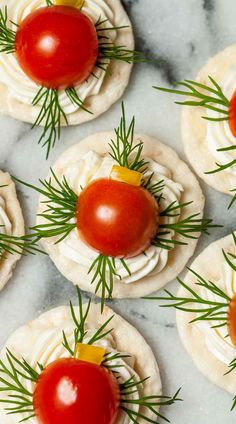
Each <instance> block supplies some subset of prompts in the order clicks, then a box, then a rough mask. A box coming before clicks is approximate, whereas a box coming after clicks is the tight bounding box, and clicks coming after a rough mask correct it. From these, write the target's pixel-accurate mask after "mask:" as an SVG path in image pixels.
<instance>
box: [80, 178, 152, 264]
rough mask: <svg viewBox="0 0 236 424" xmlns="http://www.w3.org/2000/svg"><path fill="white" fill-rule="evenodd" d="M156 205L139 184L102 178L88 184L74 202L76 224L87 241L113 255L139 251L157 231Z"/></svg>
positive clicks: (97, 248) (142, 249)
mask: <svg viewBox="0 0 236 424" xmlns="http://www.w3.org/2000/svg"><path fill="white" fill-rule="evenodd" d="M157 213H158V207H157V203H156V201H155V199H154V198H153V196H152V195H151V194H150V193H149V192H148V191H147V190H145V189H144V188H142V187H135V186H132V185H129V184H124V183H121V182H119V181H114V180H110V179H108V178H103V179H99V180H96V181H94V182H92V183H91V184H89V185H88V186H87V187H86V188H85V189H84V190H83V191H82V193H81V194H80V196H79V199H78V204H77V227H78V230H79V232H80V234H81V236H82V238H83V239H84V240H85V242H86V243H87V244H89V245H90V246H91V247H93V248H94V249H96V250H98V251H99V252H101V253H103V254H105V255H108V256H113V257H132V256H136V255H138V254H139V253H141V252H143V251H144V250H145V249H146V248H147V247H148V246H149V245H150V244H151V241H152V239H153V237H154V236H155V235H156V233H157V228H158V216H157Z"/></svg>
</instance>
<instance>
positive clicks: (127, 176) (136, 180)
mask: <svg viewBox="0 0 236 424" xmlns="http://www.w3.org/2000/svg"><path fill="white" fill-rule="evenodd" d="M110 178H111V179H112V180H116V181H121V182H122V183H126V184H130V185H132V186H140V185H141V183H142V178H143V174H141V172H137V171H132V170H131V169H128V168H125V167H124V166H119V165H113V167H112V170H111V175H110Z"/></svg>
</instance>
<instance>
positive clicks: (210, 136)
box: [206, 67, 236, 176]
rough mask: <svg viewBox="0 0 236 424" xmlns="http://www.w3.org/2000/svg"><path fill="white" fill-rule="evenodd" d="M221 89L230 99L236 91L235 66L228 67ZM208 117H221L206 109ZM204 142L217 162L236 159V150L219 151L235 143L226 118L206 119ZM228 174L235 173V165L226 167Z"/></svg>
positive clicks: (227, 161) (224, 162)
mask: <svg viewBox="0 0 236 424" xmlns="http://www.w3.org/2000/svg"><path fill="white" fill-rule="evenodd" d="M220 86H221V89H222V91H223V93H224V95H225V96H226V97H227V99H229V100H231V98H232V97H233V94H234V93H235V91H236V68H233V67H232V68H230V69H229V70H228V72H227V74H226V76H225V78H224V80H223V81H222V82H221V83H220ZM219 107H220V106H219ZM207 116H208V117H209V118H214V119H215V118H222V116H223V115H222V114H221V113H220V112H215V111H211V110H208V111H207ZM206 142H207V146H208V149H209V151H210V152H211V154H212V155H213V156H214V158H215V159H216V162H217V163H219V164H226V163H229V162H231V161H233V160H235V159H236V150H230V151H224V152H219V149H222V148H225V147H232V146H235V145H236V139H235V137H234V136H233V134H232V132H231V130H230V127H229V123H228V120H226V121H213V122H212V121H207V134H206ZM225 172H227V173H228V174H231V175H232V176H235V175H236V166H235V165H233V166H231V167H229V168H227V169H226V171H225Z"/></svg>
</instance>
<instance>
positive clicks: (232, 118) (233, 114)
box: [229, 92, 236, 138]
mask: <svg viewBox="0 0 236 424" xmlns="http://www.w3.org/2000/svg"><path fill="white" fill-rule="evenodd" d="M229 127H230V130H231V132H232V134H233V136H234V137H235V138H236V92H235V93H234V95H233V97H232V99H231V100H230V104H229Z"/></svg>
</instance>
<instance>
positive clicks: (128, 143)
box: [109, 102, 148, 172]
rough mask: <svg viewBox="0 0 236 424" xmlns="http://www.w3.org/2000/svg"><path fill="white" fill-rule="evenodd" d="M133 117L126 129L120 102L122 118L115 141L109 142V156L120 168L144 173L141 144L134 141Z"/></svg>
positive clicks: (123, 110) (144, 162) (123, 108)
mask: <svg viewBox="0 0 236 424" xmlns="http://www.w3.org/2000/svg"><path fill="white" fill-rule="evenodd" d="M134 129H135V117H134V116H133V118H132V120H131V122H130V124H129V126H128V127H127V123H126V116H125V107H124V103H123V102H122V116H121V119H120V124H119V126H118V127H117V128H115V130H114V131H115V134H116V140H111V142H110V143H109V147H110V149H111V153H110V156H111V157H112V159H114V160H115V161H116V162H117V163H118V164H119V165H120V166H124V167H126V168H128V169H131V170H133V171H139V172H145V166H146V165H147V164H148V162H147V161H145V160H144V159H142V152H143V142H141V141H140V142H139V143H135V140H134Z"/></svg>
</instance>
